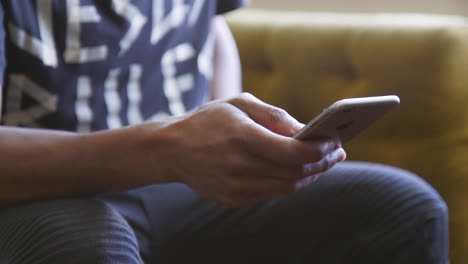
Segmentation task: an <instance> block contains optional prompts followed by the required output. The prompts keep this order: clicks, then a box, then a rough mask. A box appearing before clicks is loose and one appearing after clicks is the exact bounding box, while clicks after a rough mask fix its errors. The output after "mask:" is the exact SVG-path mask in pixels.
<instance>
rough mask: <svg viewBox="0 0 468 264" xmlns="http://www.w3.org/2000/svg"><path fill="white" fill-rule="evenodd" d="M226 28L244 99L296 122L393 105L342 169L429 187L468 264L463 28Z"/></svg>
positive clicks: (400, 24) (233, 18)
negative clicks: (362, 105)
mask: <svg viewBox="0 0 468 264" xmlns="http://www.w3.org/2000/svg"><path fill="white" fill-rule="evenodd" d="M228 22H229V23H230V26H231V28H232V30H233V32H234V35H235V38H236V40H237V42H238V45H239V49H240V54H241V58H242V62H243V72H244V88H245V90H247V91H249V92H252V93H254V94H255V95H257V96H259V97H260V98H262V99H263V100H266V101H267V102H269V103H272V104H274V105H277V106H280V107H283V108H285V109H286V110H288V111H289V112H290V113H291V114H292V115H293V116H295V117H297V118H298V119H299V120H301V121H303V122H307V121H308V120H309V119H310V118H312V117H313V116H315V115H316V114H317V113H319V112H320V111H321V110H322V109H323V108H324V107H326V106H327V105H328V104H330V103H331V102H333V101H335V100H337V99H341V98H346V97H361V96H372V95H386V94H397V95H399V96H400V98H401V101H402V103H401V106H400V107H399V109H398V110H397V111H395V112H393V113H392V114H391V115H389V116H388V117H386V119H385V120H384V121H380V122H379V123H378V124H377V125H375V126H374V127H372V128H371V129H369V130H368V131H366V132H365V133H364V134H362V135H361V136H360V137H358V138H356V139H355V140H353V141H352V142H350V143H349V145H347V151H348V154H349V159H352V160H368V161H375V162H383V163H388V164H392V165H395V166H399V167H403V168H406V169H409V170H411V171H414V172H416V173H418V174H420V175H422V176H423V177H424V178H425V179H426V180H427V181H429V182H430V183H431V184H432V185H433V186H434V187H435V188H437V189H438V190H439V191H440V193H441V194H442V196H443V197H444V198H445V199H446V201H447V203H448V205H449V209H450V217H451V258H452V263H455V264H463V263H468V19H467V18H463V17H455V16H435V15H417V14H372V15H371V14H332V13H297V12H296V13H292V12H278V11H276V12H275V11H260V10H245V11H240V12H237V13H234V14H231V15H230V16H229V17H228Z"/></svg>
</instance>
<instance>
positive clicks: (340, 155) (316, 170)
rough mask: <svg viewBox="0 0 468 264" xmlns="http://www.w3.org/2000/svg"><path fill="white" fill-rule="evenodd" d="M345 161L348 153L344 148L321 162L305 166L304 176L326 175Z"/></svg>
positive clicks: (335, 151)
mask: <svg viewBox="0 0 468 264" xmlns="http://www.w3.org/2000/svg"><path fill="white" fill-rule="evenodd" d="M345 159H346V152H345V151H344V149H343V148H338V149H336V150H334V151H333V152H331V153H330V154H328V155H327V156H325V157H324V158H323V159H322V160H320V161H319V162H315V163H308V164H304V175H305V176H306V177H307V176H313V175H316V174H320V173H324V172H326V171H327V170H329V169H331V168H332V167H333V166H335V165H336V164H337V163H340V162H342V161H344V160H345Z"/></svg>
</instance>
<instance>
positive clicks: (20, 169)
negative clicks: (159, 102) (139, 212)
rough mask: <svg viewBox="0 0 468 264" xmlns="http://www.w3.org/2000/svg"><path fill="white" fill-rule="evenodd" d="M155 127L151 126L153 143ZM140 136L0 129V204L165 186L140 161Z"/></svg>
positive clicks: (132, 130) (132, 131)
mask: <svg viewBox="0 0 468 264" xmlns="http://www.w3.org/2000/svg"><path fill="white" fill-rule="evenodd" d="M160 126H164V123H163V122H161V123H153V124H152V131H155V133H153V135H152V137H153V138H152V140H153V141H157V137H158V133H157V131H158V128H159V127H160ZM145 134H148V132H147V131H142V129H141V128H140V127H129V128H124V129H120V130H114V131H106V132H99V133H92V134H87V135H84V134H76V133H68V132H59V131H50V130H32V129H20V128H7V127H0V204H1V205H6V204H11V203H17V202H21V201H25V200H35V199H44V198H55V197H65V196H81V195H88V194H96V193H100V192H106V191H115V190H124V189H128V188H132V187H137V186H142V185H147V184H151V183H162V182H167V181H169V180H168V179H167V178H166V177H165V174H164V173H163V172H162V171H161V172H158V169H157V168H158V167H157V166H154V164H152V163H154V162H151V164H149V163H150V162H147V161H146V160H145V159H146V158H147V159H148V160H149V159H152V160H153V158H154V157H149V155H145V153H146V152H145V146H144V144H145V142H144V141H145V136H144V135H145ZM154 152H157V149H155V150H154ZM147 153H150V152H149V151H148V152H147ZM155 155H156V154H155ZM144 164H147V166H145V165H144ZM150 165H151V174H150V173H149V171H150V169H148V166H150Z"/></svg>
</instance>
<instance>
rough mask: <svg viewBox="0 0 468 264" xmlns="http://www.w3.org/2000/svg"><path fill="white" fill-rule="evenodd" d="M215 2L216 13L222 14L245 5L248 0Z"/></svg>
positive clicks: (219, 0)
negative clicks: (216, 4)
mask: <svg viewBox="0 0 468 264" xmlns="http://www.w3.org/2000/svg"><path fill="white" fill-rule="evenodd" d="M217 3H218V6H217V10H216V13H217V14H224V13H227V12H229V11H232V10H235V9H238V8H241V7H243V6H245V5H247V4H248V3H249V0H218V1H217Z"/></svg>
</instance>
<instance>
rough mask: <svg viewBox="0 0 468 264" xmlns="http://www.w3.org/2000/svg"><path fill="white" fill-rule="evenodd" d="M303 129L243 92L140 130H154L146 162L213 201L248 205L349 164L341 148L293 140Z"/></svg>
mask: <svg viewBox="0 0 468 264" xmlns="http://www.w3.org/2000/svg"><path fill="white" fill-rule="evenodd" d="M302 126H303V125H302V124H300V123H299V122H298V121H296V120H295V119H294V118H292V117H291V116H290V115H289V114H287V113H286V112H285V111H284V110H282V109H279V108H276V107H274V106H271V105H268V104H266V103H264V102H262V101H260V100H259V99H257V98H255V97H254V96H252V95H250V94H247V93H244V94H241V95H240V96H238V97H235V98H232V99H229V100H225V101H214V102H211V103H209V104H207V105H206V106H204V107H202V108H201V109H200V110H198V111H196V112H194V113H192V114H189V115H187V116H184V117H181V118H178V119H177V121H175V122H172V123H171V124H169V125H167V126H164V127H162V128H161V127H160V128H159V129H157V130H152V129H151V123H147V124H145V125H143V126H142V128H145V130H147V129H149V130H147V131H150V133H146V134H147V135H148V136H147V137H146V139H145V142H146V149H147V151H149V156H150V157H151V160H147V162H150V163H151V164H154V166H156V167H158V169H157V170H155V171H159V172H161V171H163V172H164V173H165V174H167V175H166V176H168V178H169V179H172V180H174V181H179V182H183V183H186V184H188V185H189V186H191V187H192V188H193V189H194V190H196V191H197V192H199V193H200V194H201V195H202V196H204V197H206V198H208V199H211V200H214V201H218V202H221V203H223V204H225V205H227V206H230V207H242V206H247V205H251V204H254V203H256V202H258V201H261V200H265V199H268V198H271V197H273V196H277V195H290V194H293V193H294V192H296V191H297V190H298V189H300V188H302V187H304V186H306V185H307V184H308V183H310V182H311V181H313V179H315V178H316V177H317V175H319V174H320V173H323V172H324V171H326V170H328V169H329V168H331V167H332V166H334V165H335V164H336V163H338V162H340V161H343V160H344V159H345V157H346V154H345V152H344V150H343V149H342V148H341V147H339V143H337V142H333V141H308V142H307V141H299V140H296V139H293V138H291V136H292V135H294V134H295V133H296V132H297V131H298V130H299V129H301V128H302ZM151 131H157V132H155V133H151ZM156 134H157V135H159V136H156ZM161 135H162V137H161ZM156 138H157V139H156ZM161 138H162V139H163V141H161ZM162 142H163V143H162Z"/></svg>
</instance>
